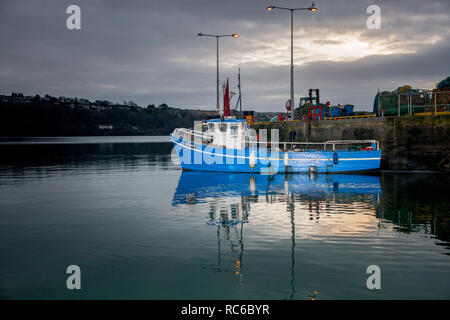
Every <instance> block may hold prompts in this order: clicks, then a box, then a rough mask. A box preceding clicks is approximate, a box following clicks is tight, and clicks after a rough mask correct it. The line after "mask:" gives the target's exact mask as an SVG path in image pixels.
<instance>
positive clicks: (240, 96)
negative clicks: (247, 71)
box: [235, 67, 244, 118]
mask: <svg viewBox="0 0 450 320" xmlns="http://www.w3.org/2000/svg"><path fill="white" fill-rule="evenodd" d="M237 87H238V90H239V97H238V99H237V101H236V107H235V110H237V107H238V104H239V113H240V115H241V118H243V117H244V115H243V114H242V94H241V67H239V69H238V85H237Z"/></svg>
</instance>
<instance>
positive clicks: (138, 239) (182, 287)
mask: <svg viewBox="0 0 450 320" xmlns="http://www.w3.org/2000/svg"><path fill="white" fill-rule="evenodd" d="M167 141H169V139H168V137H83V138H77V137H75V138H26V139H14V140H11V139H6V138H3V139H0V150H1V152H0V154H1V158H0V298H2V299H23V298H25V299H42V298H43V299H58V298H61V299H115V298H120V299H121V298H124V299H131V298H142V299H310V298H311V297H312V296H314V297H315V298H316V299H450V200H449V198H448V194H449V190H450V177H449V175H445V174H436V173H410V172H409V173H393V172H381V173H380V174H378V175H347V174H342V175H318V176H310V175H300V174H299V175H291V176H285V175H277V176H275V177H273V178H271V179H269V178H268V177H267V176H261V175H250V174H221V173H200V172H182V171H181V170H180V168H179V167H178V166H177V165H176V164H174V163H172V161H171V154H170V153H171V150H172V146H171V144H170V143H168V142H167ZM72 264H76V265H79V266H80V268H81V286H82V289H81V290H72V291H70V290H68V289H67V288H66V279H67V277H68V275H67V274H66V268H67V266H69V265H72ZM369 265H378V266H379V267H380V268H381V290H368V289H367V287H366V280H367V277H368V276H369V275H368V274H367V273H366V268H367V267H368V266H369ZM314 291H317V294H316V295H314V294H313V292H314Z"/></svg>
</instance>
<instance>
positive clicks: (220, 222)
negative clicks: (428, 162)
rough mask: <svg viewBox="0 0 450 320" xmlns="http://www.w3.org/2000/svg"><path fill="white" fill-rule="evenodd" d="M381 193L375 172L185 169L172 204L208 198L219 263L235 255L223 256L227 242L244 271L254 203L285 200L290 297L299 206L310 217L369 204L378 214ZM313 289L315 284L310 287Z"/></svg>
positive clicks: (235, 270) (293, 291)
mask: <svg viewBox="0 0 450 320" xmlns="http://www.w3.org/2000/svg"><path fill="white" fill-rule="evenodd" d="M380 195H381V187H380V179H379V177H378V176H373V175H350V174H336V175H317V174H316V175H314V174H313V175H306V174H294V175H281V174H280V175H273V176H267V175H250V174H229V173H223V174H222V173H207V172H191V171H184V172H182V174H181V176H180V179H179V182H178V186H177V189H176V192H175V194H174V197H173V201H172V205H173V206H179V205H189V206H197V205H205V203H207V204H209V210H208V216H207V217H206V224H207V225H208V226H210V227H211V228H215V229H216V236H217V269H218V271H228V272H229V271H230V269H229V267H228V268H227V267H226V265H228V266H230V261H228V263H227V264H226V265H225V264H224V261H223V259H222V253H223V250H224V246H223V245H224V243H228V245H229V246H230V250H231V253H232V259H233V261H231V263H232V265H233V267H232V268H233V269H232V272H233V273H234V274H235V275H236V276H239V277H241V276H242V273H243V271H244V247H245V246H244V237H243V235H244V225H245V224H247V223H251V219H252V218H251V214H250V213H251V209H252V207H254V206H256V205H258V204H262V203H267V204H284V205H285V210H286V212H287V213H288V216H289V223H290V239H289V240H290V244H291V246H290V284H289V288H290V289H289V294H288V297H287V298H288V299H294V298H295V295H296V288H295V284H296V281H295V246H296V217H295V213H296V211H298V210H301V211H306V212H308V213H309V220H313V221H315V222H316V223H318V222H319V218H320V215H321V214H325V215H329V214H330V213H331V212H332V211H333V210H336V208H337V207H338V208H344V209H345V208H347V207H353V208H356V210H358V209H360V208H366V209H369V211H370V212H371V213H373V216H376V212H377V203H378V202H379V199H380ZM311 289H314V288H311Z"/></svg>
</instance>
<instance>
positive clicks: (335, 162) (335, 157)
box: [333, 152, 339, 164]
mask: <svg viewBox="0 0 450 320" xmlns="http://www.w3.org/2000/svg"><path fill="white" fill-rule="evenodd" d="M333 163H334V164H338V163H339V156H338V154H337V152H335V153H333Z"/></svg>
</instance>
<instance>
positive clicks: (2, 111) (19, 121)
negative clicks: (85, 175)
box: [0, 93, 215, 136]
mask: <svg viewBox="0 0 450 320" xmlns="http://www.w3.org/2000/svg"><path fill="white" fill-rule="evenodd" d="M214 116H215V112H213V111H202V110H186V109H179V108H171V107H169V106H168V105H167V104H164V103H163V104H161V105H158V106H155V105H148V106H147V107H145V108H143V107H140V106H138V105H137V104H135V103H133V102H131V101H130V102H124V103H123V104H117V103H115V104H113V103H110V102H108V101H99V100H97V101H95V102H90V101H89V100H86V99H77V98H64V97H59V98H55V97H50V96H48V95H46V96H45V97H44V98H41V97H40V96H34V97H24V96H23V94H21V93H13V94H12V95H11V96H0V136H92V135H167V134H169V133H170V132H172V131H173V129H174V128H177V127H185V128H190V127H192V126H193V123H194V121H195V120H202V119H207V118H211V117H214Z"/></svg>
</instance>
